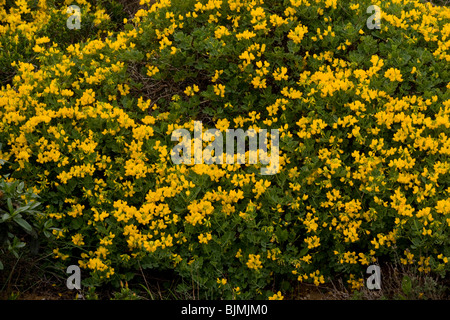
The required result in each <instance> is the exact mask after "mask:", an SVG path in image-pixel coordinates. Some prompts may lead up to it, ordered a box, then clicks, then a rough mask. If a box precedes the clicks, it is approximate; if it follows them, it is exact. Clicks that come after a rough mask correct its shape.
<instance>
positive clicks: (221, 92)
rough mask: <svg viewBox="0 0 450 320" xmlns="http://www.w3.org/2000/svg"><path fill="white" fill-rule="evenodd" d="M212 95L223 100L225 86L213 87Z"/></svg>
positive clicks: (217, 85)
mask: <svg viewBox="0 0 450 320" xmlns="http://www.w3.org/2000/svg"><path fill="white" fill-rule="evenodd" d="M214 93H215V94H216V95H218V96H220V97H222V98H225V86H224V85H223V84H216V85H214Z"/></svg>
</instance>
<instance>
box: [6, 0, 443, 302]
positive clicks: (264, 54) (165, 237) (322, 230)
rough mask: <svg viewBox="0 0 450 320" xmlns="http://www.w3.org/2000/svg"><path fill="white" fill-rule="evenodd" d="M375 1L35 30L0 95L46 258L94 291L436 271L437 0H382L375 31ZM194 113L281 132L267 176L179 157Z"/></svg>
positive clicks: (225, 288)
mask: <svg viewBox="0 0 450 320" xmlns="http://www.w3.org/2000/svg"><path fill="white" fill-rule="evenodd" d="M28 2H30V1H28ZM1 3H2V2H0V4H1ZM70 3H72V2H71V1H66V3H65V4H67V5H68V4H70ZM88 3H89V2H87V1H86V2H83V4H81V3H80V2H79V4H80V6H84V5H86V6H87V4H88ZM371 4H372V3H370V2H369V1H358V2H357V3H352V2H337V1H335V0H323V1H322V0H317V1H307V0H290V1H287V0H285V1H274V0H266V1H262V0H257V1H243V0H228V1H218V0H209V1H192V0H190V1H169V0H160V1H156V2H155V3H153V1H146V0H143V1H141V5H144V6H145V5H147V7H146V8H145V9H140V10H138V11H137V12H136V14H135V16H134V18H133V20H132V21H129V22H127V23H126V24H125V26H124V30H123V31H120V32H114V33H113V32H111V33H108V34H107V36H106V37H97V38H95V39H85V40H84V41H79V42H77V43H71V44H69V42H64V41H63V42H59V41H60V40H59V39H58V37H57V35H56V34H55V35H54V38H55V39H58V42H56V41H55V40H54V39H53V38H50V39H49V41H47V39H45V38H39V37H37V36H35V37H33V38H32V39H31V40H30V41H31V43H30V47H31V46H33V45H35V46H36V47H35V46H33V48H34V49H33V50H34V52H35V54H36V58H35V59H36V60H35V61H36V63H37V64H38V67H35V66H34V65H32V64H30V63H28V62H26V61H25V60H21V59H20V58H19V59H16V58H14V60H15V61H14V63H12V67H14V68H15V73H16V75H15V77H14V78H13V79H12V85H7V86H4V87H3V88H2V90H1V93H0V115H1V122H0V139H1V141H2V142H4V143H5V145H6V148H5V150H3V151H2V154H1V156H2V157H4V158H5V159H6V160H9V161H10V165H9V169H10V170H14V173H13V176H14V177H15V178H16V179H22V180H24V181H26V182H27V183H30V184H32V185H33V186H34V187H35V188H36V189H38V190H39V195H40V196H41V198H42V202H43V203H44V204H45V205H46V217H45V219H46V220H47V221H51V222H52V223H53V224H54V225H55V226H58V228H59V229H58V230H56V229H55V230H54V232H53V233H54V241H52V242H50V243H49V246H48V247H49V248H50V249H51V250H53V253H54V256H55V258H57V259H59V261H60V263H61V265H62V266H64V265H67V264H69V263H73V262H76V263H78V264H79V265H80V266H81V267H82V268H84V269H86V270H88V271H89V272H90V277H89V278H87V279H84V284H88V285H100V284H102V283H104V282H108V281H112V282H113V283H115V284H116V285H118V284H119V282H120V281H121V280H125V281H128V280H130V279H131V278H132V277H133V275H134V273H135V271H136V270H138V268H140V267H142V268H144V269H158V270H163V269H170V270H174V271H175V272H176V273H178V274H179V275H180V276H182V277H183V278H184V279H186V283H189V284H190V283H191V281H193V282H195V283H196V287H198V288H201V295H202V297H209V298H217V297H223V298H254V297H265V298H267V297H272V296H273V295H274V293H275V292H277V291H278V290H280V289H281V290H282V291H283V292H284V291H288V290H289V283H293V282H295V281H305V282H311V283H314V284H316V285H319V284H321V283H324V282H325V281H327V280H328V279H329V278H330V277H335V276H336V275H337V274H344V275H346V276H347V278H348V281H349V286H350V287H352V288H355V289H356V288H359V287H360V286H361V285H362V284H363V280H362V278H361V277H360V275H361V273H362V272H364V270H365V268H367V266H368V265H369V264H372V263H375V262H377V261H378V262H383V261H392V260H395V259H397V258H396V257H399V260H400V261H401V262H402V263H404V264H408V265H409V264H414V265H418V266H419V270H420V271H421V272H424V273H429V272H431V271H433V272H438V273H440V274H442V275H445V273H446V272H447V271H448V270H449V265H448V263H447V259H448V257H449V256H450V252H449V248H450V246H449V227H450V217H449V214H450V201H449V200H448V199H449V195H450V185H449V181H450V173H449V170H450V162H449V152H450V139H449V134H450V121H449V115H450V100H449V90H448V89H450V83H449V80H450V73H449V63H448V62H449V60H450V53H449V51H448V50H449V49H448V48H449V46H448V37H449V36H450V27H449V26H450V24H449V15H450V10H449V9H448V8H446V7H434V6H432V5H431V4H423V3H421V2H419V1H409V0H402V1H384V2H382V3H379V4H378V5H379V6H380V8H381V10H382V20H381V29H373V30H369V29H368V28H367V26H366V20H367V19H368V18H369V14H366V8H367V7H368V6H369V5H371ZM3 5H4V1H3ZM36 10H40V9H36ZM55 10H56V11H58V10H59V12H60V11H61V10H64V8H63V9H61V8H57V9H55ZM41 11H42V10H41ZM38 12H39V11H38ZM20 15H22V14H20ZM1 16H2V17H3V15H1ZM65 17H66V16H65ZM65 17H64V18H65ZM64 18H62V17H56V18H55V19H60V20H61V21H62V20H64ZM3 19H5V18H4V17H3ZM60 24H63V22H61V23H60ZM9 26H10V29H8V32H11V33H12V35H15V34H21V31H20V30H19V28H18V27H17V25H14V26H11V24H9ZM49 26H50V25H48V27H47V28H49ZM54 32H55V31H54ZM61 32H64V33H67V34H68V35H69V34H71V32H72V31H69V30H63V29H62V31H61ZM9 37H11V35H10V36H9ZM33 42H34V43H35V44H34V43H33ZM52 42H53V43H52ZM195 120H198V121H202V123H203V129H204V130H206V129H208V128H217V129H219V130H221V131H224V130H226V129H227V128H243V129H244V130H246V129H249V128H253V129H279V131H280V170H279V172H278V173H277V174H275V175H272V176H261V175H260V171H259V168H260V164H258V165H238V164H236V165H216V164H214V165H206V164H195V165H184V164H183V165H174V164H173V163H172V161H171V157H170V150H171V149H172V147H173V146H174V142H172V141H171V133H172V132H173V130H175V129H177V128H186V129H189V130H190V131H192V130H193V127H194V121H195ZM205 146H206V143H205ZM272 290H274V291H272Z"/></svg>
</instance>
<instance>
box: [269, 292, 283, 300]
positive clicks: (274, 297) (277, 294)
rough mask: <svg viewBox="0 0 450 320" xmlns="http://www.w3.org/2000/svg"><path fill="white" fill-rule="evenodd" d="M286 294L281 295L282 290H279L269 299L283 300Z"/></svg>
mask: <svg viewBox="0 0 450 320" xmlns="http://www.w3.org/2000/svg"><path fill="white" fill-rule="evenodd" d="M283 299H284V296H282V295H281V291H278V292H277V293H275V294H274V295H273V296H271V297H269V300H283Z"/></svg>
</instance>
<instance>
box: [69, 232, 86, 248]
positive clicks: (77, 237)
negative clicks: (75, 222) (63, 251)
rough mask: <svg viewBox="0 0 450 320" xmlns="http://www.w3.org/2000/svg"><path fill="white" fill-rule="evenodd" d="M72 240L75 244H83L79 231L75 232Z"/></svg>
mask: <svg viewBox="0 0 450 320" xmlns="http://www.w3.org/2000/svg"><path fill="white" fill-rule="evenodd" d="M72 242H73V244H74V245H76V246H82V245H84V241H83V235H82V234H80V233H77V234H76V235H74V236H72Z"/></svg>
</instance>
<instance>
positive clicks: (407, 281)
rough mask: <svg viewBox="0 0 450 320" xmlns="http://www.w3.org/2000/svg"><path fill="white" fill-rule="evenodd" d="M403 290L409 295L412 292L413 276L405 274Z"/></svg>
mask: <svg viewBox="0 0 450 320" xmlns="http://www.w3.org/2000/svg"><path fill="white" fill-rule="evenodd" d="M402 291H403V293H404V294H406V295H407V296H408V295H409V294H410V293H411V291H412V282H411V278H410V277H408V276H406V275H405V276H403V279H402Z"/></svg>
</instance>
